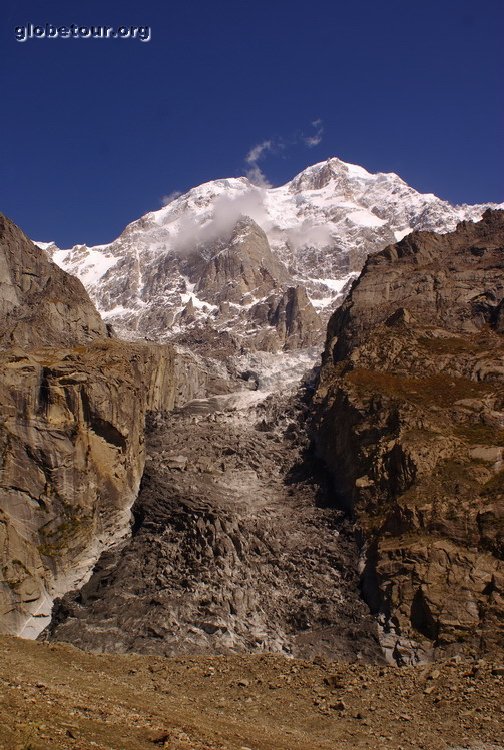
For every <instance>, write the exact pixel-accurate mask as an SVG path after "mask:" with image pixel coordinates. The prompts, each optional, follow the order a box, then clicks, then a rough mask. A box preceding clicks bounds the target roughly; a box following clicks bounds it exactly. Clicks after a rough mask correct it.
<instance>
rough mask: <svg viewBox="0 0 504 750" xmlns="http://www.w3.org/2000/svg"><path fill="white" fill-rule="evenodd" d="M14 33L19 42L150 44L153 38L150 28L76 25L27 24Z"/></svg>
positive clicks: (16, 29) (15, 29)
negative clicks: (126, 41)
mask: <svg viewBox="0 0 504 750" xmlns="http://www.w3.org/2000/svg"><path fill="white" fill-rule="evenodd" d="M14 33H15V35H16V40H17V41H18V42H27V41H28V40H29V39H138V40H139V41H140V42H150V40H151V38H152V32H151V27H150V26H80V25H78V24H75V23H72V24H71V25H70V26H56V25H55V24H52V23H45V24H43V25H41V26H37V25H36V24H33V23H26V24H25V25H24V26H15V27H14Z"/></svg>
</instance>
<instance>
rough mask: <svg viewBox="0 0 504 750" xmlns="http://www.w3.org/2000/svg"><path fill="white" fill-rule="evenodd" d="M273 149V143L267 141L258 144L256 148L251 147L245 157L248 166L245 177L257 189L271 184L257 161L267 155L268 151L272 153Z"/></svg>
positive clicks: (269, 140)
mask: <svg viewBox="0 0 504 750" xmlns="http://www.w3.org/2000/svg"><path fill="white" fill-rule="evenodd" d="M274 148H275V144H274V141H273V140H271V139H268V140H267V141H263V142H262V143H258V144H257V146H253V147H252V148H251V149H250V151H249V152H248V154H247V156H246V157H245V162H246V164H248V165H249V169H247V171H246V172H245V177H246V178H247V179H248V180H249V181H250V182H251V183H252V184H253V185H257V186H258V187H271V183H270V182H269V180H268V178H267V177H266V175H265V174H264V172H263V171H262V169H261V167H260V166H259V161H260V159H262V158H263V157H264V155H265V154H267V153H268V151H272V150H273V149H274Z"/></svg>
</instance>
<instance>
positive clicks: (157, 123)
mask: <svg viewBox="0 0 504 750" xmlns="http://www.w3.org/2000/svg"><path fill="white" fill-rule="evenodd" d="M0 14H1V15H0V18H1V28H0V45H1V47H0V102H1V117H0V144H1V165H2V170H1V172H2V179H1V180H0V210H1V211H3V212H4V213H6V214H7V215H9V216H10V217H11V218H13V219H14V220H15V221H16V222H17V223H18V224H20V225H21V226H22V228H23V229H24V230H25V231H26V232H27V233H28V234H30V235H31V236H32V237H34V238H36V239H41V240H49V239H54V240H55V241H57V243H58V244H60V245H62V246H69V245H71V244H74V243H75V242H87V243H88V244H90V243H100V242H107V241H110V240H111V239H113V238H114V237H116V236H117V235H118V234H119V233H120V231H121V230H122V229H123V227H124V226H125V225H126V224H127V223H128V222H129V221H131V220H133V219H135V218H138V217H139V216H140V215H141V214H143V213H145V212H146V211H148V210H152V209H156V208H158V207H159V206H160V205H161V203H160V201H161V199H162V196H163V195H166V194H169V193H171V192H172V191H176V190H181V191H184V190H186V189H188V188H189V187H192V186H194V185H197V184H199V183H201V182H204V181H207V180H211V179H215V178H217V177H223V176H235V175H240V174H243V173H244V172H245V170H246V165H245V163H244V158H245V156H246V154H247V152H248V151H249V149H250V148H252V147H253V146H255V145H256V144H259V143H261V142H263V141H266V140H272V141H273V143H275V144H279V143H281V144H283V147H281V148H280V147H278V148H275V149H274V150H273V151H270V152H269V153H267V154H265V158H264V160H263V161H261V163H260V165H261V168H262V169H263V170H264V172H265V174H266V175H267V177H268V179H269V180H270V181H271V182H272V183H273V184H281V183H283V182H285V181H286V180H288V179H290V178H291V177H293V176H294V175H295V174H296V173H297V172H299V171H300V170H301V169H303V168H304V167H306V166H307V165H309V164H311V163H314V162H317V161H321V160H323V159H326V158H327V157H329V156H339V157H341V158H342V159H345V160H347V161H351V162H355V163H358V164H361V165H363V166H365V167H367V168H368V169H370V170H371V171H395V172H398V173H399V174H400V175H401V176H402V177H403V178H404V179H405V180H406V181H407V182H409V183H410V184H411V185H412V186H414V187H415V188H417V189H419V190H422V191H425V192H434V193H436V194H437V195H439V196H441V197H443V198H446V199H448V200H451V201H452V202H471V203H473V202H483V201H487V200H492V201H502V200H504V180H503V166H504V163H503V162H504V159H503V150H502V135H503V125H504V105H503V85H502V82H503V79H504V75H503V73H504V70H503V61H502V51H501V50H502V29H503V28H504V3H502V0H478V2H474V0H437V2H434V0H421V1H420V0H418V1H417V2H411V1H409V0H381V2H377V1H376V0H375V1H374V2H371V1H370V0H353V2H349V0H345V2H338V0H327V1H326V0H310V1H309V2H308V1H304V2H301V1H298V0H289V1H287V0H254V2H249V1H248V0H214V1H213V2H210V1H208V2H205V1H204V0H185V2H183V3H181V2H176V1H175V0H143V1H142V2H139V1H138V0H136V1H135V2H133V1H132V0H122V1H121V2H116V1H115V0H108V1H107V2H103V0H100V2H97V1H96V0H86V2H75V1H72V0H64V1H63V0H54V1H53V0H44V2H41V1H40V0H2V2H1V10H0ZM26 22H32V23H34V24H37V23H53V24H55V25H57V26H61V25H65V24H71V23H75V24H78V25H83V24H107V25H108V24H110V25H114V26H115V25H121V24H123V25H132V24H133V25H150V26H151V27H152V40H151V41H150V42H148V43H142V42H140V41H138V40H132V39H127V40H101V39H97V40H82V39H57V40H47V39H42V40H29V41H27V42H26V43H19V42H17V41H16V40H15V36H14V27H15V26H17V25H20V24H25V23H26ZM318 119H320V120H321V121H322V123H323V128H324V132H323V138H322V140H321V142H320V143H319V144H318V145H316V146H314V147H312V148H308V146H307V145H306V143H305V140H304V138H306V137H307V136H311V135H313V134H314V133H315V128H313V126H312V125H311V124H310V123H312V122H313V121H314V120H318Z"/></svg>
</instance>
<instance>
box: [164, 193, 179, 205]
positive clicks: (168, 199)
mask: <svg viewBox="0 0 504 750" xmlns="http://www.w3.org/2000/svg"><path fill="white" fill-rule="evenodd" d="M181 195H182V193H181V192H180V190H174V191H173V192H172V193H168V195H163V196H162V197H161V205H162V206H167V205H168V204H169V203H171V202H172V201H174V200H175V199H176V198H179V197H180V196H181Z"/></svg>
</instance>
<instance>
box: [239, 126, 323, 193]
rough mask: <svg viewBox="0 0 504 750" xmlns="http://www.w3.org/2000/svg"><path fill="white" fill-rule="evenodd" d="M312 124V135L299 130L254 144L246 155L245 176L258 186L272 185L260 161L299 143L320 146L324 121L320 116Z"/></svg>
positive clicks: (309, 146)
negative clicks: (283, 136) (269, 154)
mask: <svg viewBox="0 0 504 750" xmlns="http://www.w3.org/2000/svg"><path fill="white" fill-rule="evenodd" d="M310 124H311V126H312V128H313V129H314V132H313V133H311V134H310V135H306V134H305V133H303V132H299V131H298V132H297V133H294V134H293V135H291V136H289V137H287V138H268V139H266V140H265V141H262V142H261V143H258V144H257V145H255V146H253V147H252V148H251V149H250V150H249V151H248V153H247V155H246V157H245V164H247V167H248V168H247V169H246V171H245V177H246V178H247V179H248V180H249V181H250V182H251V183H252V184H253V185H256V186H257V187H262V188H269V187H272V184H271V182H270V181H269V180H268V178H267V177H266V175H265V173H264V170H263V169H262V168H261V166H260V165H259V162H260V161H261V160H262V159H264V157H265V156H266V154H268V153H278V152H279V151H282V150H284V149H286V148H289V147H292V146H295V145H296V144H299V143H304V145H305V146H308V148H313V147H314V146H318V145H319V143H321V141H322V137H323V135H324V123H323V122H322V120H321V119H320V118H317V119H316V120H312V122H311V123H310Z"/></svg>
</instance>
